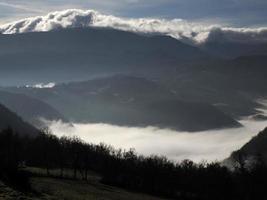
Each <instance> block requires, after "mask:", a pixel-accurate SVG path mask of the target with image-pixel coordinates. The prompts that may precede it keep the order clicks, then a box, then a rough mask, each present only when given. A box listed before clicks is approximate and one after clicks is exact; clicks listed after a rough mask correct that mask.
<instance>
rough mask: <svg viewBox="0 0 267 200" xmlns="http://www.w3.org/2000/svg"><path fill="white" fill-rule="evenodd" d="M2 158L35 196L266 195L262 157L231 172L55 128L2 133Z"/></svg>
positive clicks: (2, 171)
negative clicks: (24, 133)
mask: <svg viewBox="0 0 267 200" xmlns="http://www.w3.org/2000/svg"><path fill="white" fill-rule="evenodd" d="M0 158H1V159H0V180H1V181H2V182H4V183H5V184H6V185H8V186H9V187H11V188H13V190H15V191H20V192H21V193H22V194H23V195H30V196H33V197H34V198H35V197H40V195H45V194H47V195H51V196H52V197H54V199H60V198H62V199H68V198H70V197H71V195H76V194H77V195H78V196H79V195H85V199H90V195H97V194H101V195H103V194H106V195H107V196H95V197H96V199H131V198H130V197H127V195H128V194H130V193H127V192H123V190H121V189H116V188H114V187H118V188H123V189H126V190H129V191H132V192H131V194H130V196H132V197H133V198H132V199H138V198H139V197H140V196H136V198H134V195H138V194H137V193H146V194H149V195H153V196H159V197H164V198H171V199H185V200H195V199H200V200H202V199H203V200H213V199H217V200H225V199H227V200H239V199H240V200H241V199H242V200H243V199H248V200H250V199H251V200H252V199H253V200H254V199H265V198H267V194H266V185H267V167H266V165H265V164H264V163H263V162H257V163H256V164H255V165H254V166H253V167H251V168H249V169H248V168H244V167H240V168H236V169H234V170H233V171H230V170H229V169H228V168H226V167H223V166H221V164H219V163H210V164H207V163H200V164H196V163H193V162H192V161H190V160H184V161H182V162H181V163H173V162H172V161H169V160H168V159H167V158H165V157H159V156H149V157H144V156H141V155H138V154H136V152H135V151H134V150H133V149H131V150H129V151H123V150H116V149H114V148H112V147H111V146H107V145H104V144H100V145H93V144H88V143H85V142H83V141H81V140H80V139H78V138H66V137H62V138H57V137H56V136H53V135H52V134H50V133H42V134H39V135H38V136H36V137H34V138H25V137H19V136H18V135H17V134H14V133H13V131H12V130H11V129H7V130H4V131H2V133H1V134H0ZM239 164H240V166H242V165H241V164H242V163H239ZM29 167H30V168H29ZM33 167H34V168H33ZM34 169H37V171H36V170H34ZM92 173H93V174H98V175H97V176H95V175H92ZM94 177H95V178H94ZM107 185H110V186H114V187H109V186H107ZM90 188H91V189H90ZM119 191H120V192H119ZM118 192H119V194H118ZM133 193H134V194H133ZM124 194H125V195H124ZM132 194H133V195H132ZM38 195H39V196H38ZM120 195H122V196H120ZM64 196H67V197H68V198H67V197H66V198H64ZM41 197H42V196H41ZM87 197H88V198H87ZM93 197H94V196H92V199H93ZM147 198H148V199H149V198H150V197H149V196H148V197H147ZM151 198H152V197H151ZM52 199H53V198H52ZM71 199H79V198H78V197H77V198H76V196H73V198H71ZM139 199H146V198H145V197H140V198H139Z"/></svg>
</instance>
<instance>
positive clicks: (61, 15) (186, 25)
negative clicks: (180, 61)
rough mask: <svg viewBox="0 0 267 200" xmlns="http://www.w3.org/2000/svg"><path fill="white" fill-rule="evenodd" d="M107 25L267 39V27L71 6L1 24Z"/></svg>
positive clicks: (196, 38) (11, 30)
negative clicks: (117, 13) (128, 14)
mask: <svg viewBox="0 0 267 200" xmlns="http://www.w3.org/2000/svg"><path fill="white" fill-rule="evenodd" d="M79 27H107V28H114V29H119V30H124V31H131V32H138V33H159V34H164V35H169V36H172V37H174V38H176V39H179V40H184V41H187V42H191V43H203V42H205V41H214V40H220V41H222V40H223V41H235V42H244V43H262V42H267V27H261V28H233V27H223V26H221V25H218V24H217V25H216V24H215V25H207V24H204V23H203V24H201V23H197V22H189V21H186V20H182V19H172V20H166V19H149V18H138V19H136V18H119V17H115V16H111V15H104V14H101V13H99V12H97V11H94V10H79V9H68V10H64V11H58V12H52V13H49V14H48V15H46V16H38V17H32V18H27V19H23V20H19V21H15V22H12V23H8V24H5V25H1V26H0V32H1V33H3V34H15V33H26V32H40V31H52V30H57V29H62V28H79Z"/></svg>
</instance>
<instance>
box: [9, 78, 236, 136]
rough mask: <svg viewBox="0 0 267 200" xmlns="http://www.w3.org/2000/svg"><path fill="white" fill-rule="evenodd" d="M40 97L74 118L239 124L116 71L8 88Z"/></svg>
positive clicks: (203, 126) (199, 126)
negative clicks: (54, 83)
mask: <svg viewBox="0 0 267 200" xmlns="http://www.w3.org/2000/svg"><path fill="white" fill-rule="evenodd" d="M9 90H11V91H13V92H20V93H24V94H26V95H29V96H32V97H34V98H37V99H41V100H43V101H45V102H46V103H48V104H50V105H52V106H53V107H55V108H56V109H58V110H59V111H60V112H61V113H63V114H64V115H65V116H66V117H68V118H69V119H70V120H73V121H76V122H93V123H100V122H103V123H111V124H116V125H123V126H158V127H163V128H174V129H177V130H185V131H200V130H207V129H216V128H224V127H237V126H240V124H239V123H238V122H236V121H235V120H234V119H232V118H231V117H229V116H227V115H226V114H224V113H223V112H221V111H220V110H218V109H216V108H215V107H214V106H212V105H209V104H207V103H198V102H194V101H187V102H185V101H182V100H179V99H178V98H176V94H174V93H173V92H172V91H169V90H168V89H167V88H165V87H163V86H161V85H159V84H158V83H157V82H155V81H150V80H148V79H145V78H141V77H133V76H125V75H116V76H111V77H106V78H101V79H95V80H90V81H86V82H74V83H68V84H59V85H57V86H55V87H54V88H49V89H45V88H44V89H33V88H31V89H30V88H26V87H23V88H10V89H9Z"/></svg>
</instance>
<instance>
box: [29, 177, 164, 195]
mask: <svg viewBox="0 0 267 200" xmlns="http://www.w3.org/2000/svg"><path fill="white" fill-rule="evenodd" d="M32 186H33V189H34V190H35V191H37V192H38V193H40V194H41V196H40V198H41V199H51V200H52V199H55V200H56V199H57V200H124V199H125V200H160V198H156V197H152V196H149V195H145V194H140V193H133V192H129V191H126V190H123V189H120V188H116V187H111V186H107V185H103V184H101V183H99V182H95V183H94V182H91V183H90V182H89V183H88V182H84V181H74V180H64V179H55V178H46V177H35V178H32Z"/></svg>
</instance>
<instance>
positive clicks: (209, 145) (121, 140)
mask: <svg viewBox="0 0 267 200" xmlns="http://www.w3.org/2000/svg"><path fill="white" fill-rule="evenodd" d="M47 123H48V126H49V127H50V129H51V131H52V132H53V133H54V134H55V135H57V136H59V137H61V136H78V137H79V138H81V139H82V140H83V141H85V142H88V143H93V144H99V143H105V144H108V145H112V146H113V147H115V148H122V149H126V150H129V149H130V148H134V149H135V150H136V152H137V153H138V154H143V155H146V156H149V155H152V154H153V155H162V156H166V157H168V158H169V159H170V160H173V161H181V160H183V159H190V160H193V161H195V162H201V161H208V162H212V161H221V160H223V159H225V158H227V157H228V156H230V154H231V153H232V152H233V151H235V150H238V149H239V148H240V147H242V146H243V145H244V144H245V143H247V142H248V141H249V140H250V139H251V138H252V137H253V136H255V135H257V134H258V132H259V131H261V130H262V129H264V128H265V127H266V125H267V122H266V121H253V120H248V119H244V120H241V121H240V123H242V124H243V125H244V127H242V128H233V129H222V130H211V131H203V132H195V133H188V132H178V131H174V130H168V129H158V128H155V127H147V128H136V127H134V128H131V127H119V126H115V125H109V124H73V126H70V125H69V124H64V123H62V122H60V121H57V122H55V121H54V122H47Z"/></svg>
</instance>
